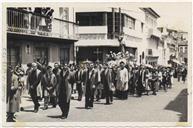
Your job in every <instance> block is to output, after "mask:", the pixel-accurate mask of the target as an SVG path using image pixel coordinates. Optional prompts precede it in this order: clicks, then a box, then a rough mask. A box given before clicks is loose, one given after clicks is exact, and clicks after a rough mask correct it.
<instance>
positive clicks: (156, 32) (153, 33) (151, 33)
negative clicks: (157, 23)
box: [148, 28, 161, 38]
mask: <svg viewBox="0 0 193 128" xmlns="http://www.w3.org/2000/svg"><path fill="white" fill-rule="evenodd" d="M148 35H149V37H151V36H154V37H157V38H161V32H160V31H159V30H158V29H153V28H150V29H148Z"/></svg>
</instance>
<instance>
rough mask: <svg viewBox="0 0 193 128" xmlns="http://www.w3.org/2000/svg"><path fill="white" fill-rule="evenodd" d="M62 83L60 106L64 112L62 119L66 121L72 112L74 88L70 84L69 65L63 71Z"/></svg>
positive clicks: (59, 96)
mask: <svg viewBox="0 0 193 128" xmlns="http://www.w3.org/2000/svg"><path fill="white" fill-rule="evenodd" d="M60 76H61V83H60V85H59V94H58V105H59V107H60V109H61V111H62V116H61V119H66V118H67V117H68V113H69V110H70V98H71V90H72V87H71V85H70V84H69V78H70V71H69V69H68V67H67V65H64V69H62V70H61V73H60Z"/></svg>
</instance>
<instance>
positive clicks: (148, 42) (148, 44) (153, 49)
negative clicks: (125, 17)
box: [141, 8, 164, 65]
mask: <svg viewBox="0 0 193 128" xmlns="http://www.w3.org/2000/svg"><path fill="white" fill-rule="evenodd" d="M141 10H142V11H143V12H144V15H145V28H144V30H145V32H144V39H143V42H144V43H143V47H144V51H143V53H142V55H143V56H142V62H143V63H146V64H151V65H157V64H159V65H163V59H164V58H163V55H164V50H163V48H164V43H163V41H162V40H161V32H160V31H159V30H158V29H157V19H158V18H159V17H160V16H159V15H158V14H157V13H156V12H155V11H154V10H153V9H152V8H141Z"/></svg>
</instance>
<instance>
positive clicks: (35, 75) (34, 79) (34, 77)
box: [28, 63, 41, 113]
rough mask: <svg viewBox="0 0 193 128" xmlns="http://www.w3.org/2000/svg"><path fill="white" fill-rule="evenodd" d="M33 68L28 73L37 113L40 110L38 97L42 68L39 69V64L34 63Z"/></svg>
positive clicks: (31, 94) (30, 90)
mask: <svg viewBox="0 0 193 128" xmlns="http://www.w3.org/2000/svg"><path fill="white" fill-rule="evenodd" d="M32 68H33V70H32V71H31V73H30V74H29V75H28V83H29V93H30V96H31V98H32V101H33V103H34V112H35V113H37V112H38V110H39V106H40V104H39V102H38V97H37V86H38V85H39V84H40V81H41V73H40V70H38V69H37V64H36V63H32Z"/></svg>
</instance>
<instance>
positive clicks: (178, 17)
mask: <svg viewBox="0 0 193 128" xmlns="http://www.w3.org/2000/svg"><path fill="white" fill-rule="evenodd" d="M98 4H100V5H97V4H96V3H95V5H94V6H93V3H91V4H90V5H89V4H88V5H87V4H85V3H84V4H83V5H84V6H83V7H85V8H90V7H92V9H95V8H96V7H101V8H103V7H123V8H124V9H128V10H133V9H139V8H140V7H151V8H152V9H153V10H154V11H155V12H157V13H158V14H159V15H160V18H159V19H158V26H165V27H169V28H172V29H176V30H182V31H186V32H191V28H192V27H191V24H192V8H191V2H125V3H123V2H122V3H121V2H118V3H102V4H101V3H98ZM75 5H76V4H75ZM77 7H80V6H79V4H78V5H77ZM85 8H83V9H85ZM136 14H137V13H136Z"/></svg>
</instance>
